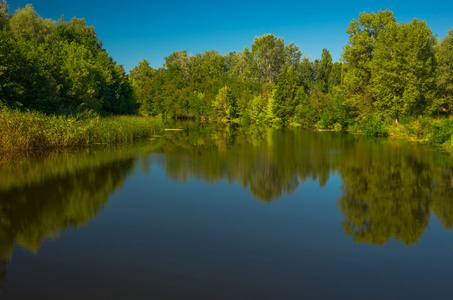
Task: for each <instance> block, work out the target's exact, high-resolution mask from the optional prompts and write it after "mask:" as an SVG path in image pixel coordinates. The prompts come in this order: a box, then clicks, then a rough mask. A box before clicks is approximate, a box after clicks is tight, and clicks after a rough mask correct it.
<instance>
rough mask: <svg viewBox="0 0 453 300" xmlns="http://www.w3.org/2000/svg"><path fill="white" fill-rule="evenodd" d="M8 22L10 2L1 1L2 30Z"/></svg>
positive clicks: (0, 22) (0, 28)
mask: <svg viewBox="0 0 453 300" xmlns="http://www.w3.org/2000/svg"><path fill="white" fill-rule="evenodd" d="M7 23H8V3H6V0H1V1H0V30H2V29H3V26H5V25H6V24H7Z"/></svg>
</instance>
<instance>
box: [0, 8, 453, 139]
mask: <svg viewBox="0 0 453 300" xmlns="http://www.w3.org/2000/svg"><path fill="white" fill-rule="evenodd" d="M346 32H347V34H348V35H349V42H348V44H347V45H345V47H344V50H343V54H342V59H341V62H333V61H332V56H331V55H330V53H329V51H328V50H327V49H324V50H323V51H322V55H321V59H315V60H314V61H310V59H309V58H308V57H304V56H303V55H302V53H301V51H300V50H299V48H298V46H296V45H295V44H294V43H290V44H286V43H285V41H284V39H283V38H278V37H276V36H274V35H272V34H266V35H263V36H260V37H256V38H255V40H254V41H253V43H252V45H251V48H250V49H249V48H248V47H245V48H244V50H243V51H242V52H239V53H236V52H230V53H228V54H226V55H222V54H220V53H219V52H217V51H214V50H210V51H206V52H204V53H197V54H195V55H192V54H188V53H187V51H186V50H182V51H177V52H174V53H171V54H170V55H168V56H167V57H166V58H165V64H164V66H163V67H162V68H159V69H153V68H152V67H151V66H150V64H149V62H148V61H146V60H143V61H141V62H139V64H138V65H137V66H136V67H134V68H133V70H131V72H130V74H129V75H127V74H126V73H125V72H124V69H123V68H122V66H121V65H118V64H117V63H116V62H115V61H114V60H113V59H112V58H111V57H109V56H108V54H107V52H106V50H105V49H103V48H102V43H101V41H100V40H99V39H98V38H97V36H96V33H95V30H94V28H93V27H92V26H87V24H86V22H85V21H84V20H83V19H77V18H73V19H71V20H70V21H69V22H68V21H65V20H64V19H63V18H61V19H60V20H58V21H53V20H49V19H43V18H41V17H40V16H39V15H38V14H37V13H36V12H35V11H34V9H33V7H32V6H31V5H27V6H26V7H25V8H23V9H19V10H17V11H16V12H15V13H14V14H9V12H8V6H7V3H6V1H4V0H2V1H0V108H1V107H4V108H6V109H9V110H11V109H19V110H21V111H27V110H32V111H38V112H42V113H45V114H48V115H74V114H77V113H80V112H83V111H86V110H89V111H91V112H94V113H95V114H98V115H117V114H136V113H139V114H141V115H145V116H157V115H163V116H164V117H166V118H180V119H189V118H193V119H202V120H216V121H219V120H221V121H223V122H230V121H234V122H240V123H248V124H249V123H253V124H283V125H287V124H298V125H302V126H306V127H311V128H313V127H315V128H320V129H335V130H353V131H363V132H365V133H366V134H369V135H388V134H392V135H394V136H399V137H405V138H407V137H410V138H414V139H418V140H428V141H431V142H434V143H439V144H444V143H445V144H447V145H450V146H451V143H452V138H451V136H452V132H453V119H452V113H453V73H452V70H453V30H450V31H449V32H448V33H447V35H446V36H445V37H444V38H443V39H441V40H440V41H438V40H437V38H436V36H435V35H434V34H433V33H432V32H431V29H430V28H429V27H428V26H427V24H426V23H425V22H423V21H420V20H417V19H414V20H413V21H411V22H408V23H399V22H397V21H396V18H395V17H394V16H393V13H392V12H391V11H388V10H386V11H379V12H377V13H369V14H367V13H361V14H360V15H359V18H358V19H357V20H353V21H352V22H351V23H350V26H349V27H348V28H347V30H346ZM2 130H5V129H2Z"/></svg>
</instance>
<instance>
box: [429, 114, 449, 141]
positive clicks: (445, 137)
mask: <svg viewBox="0 0 453 300" xmlns="http://www.w3.org/2000/svg"><path fill="white" fill-rule="evenodd" d="M452 136H453V119H445V120H443V121H442V122H440V123H434V124H433V125H432V127H431V130H430V131H429V133H428V142H431V143H434V144H444V143H446V142H447V141H451V140H453V138H452Z"/></svg>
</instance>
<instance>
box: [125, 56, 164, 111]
mask: <svg viewBox="0 0 453 300" xmlns="http://www.w3.org/2000/svg"><path fill="white" fill-rule="evenodd" d="M155 75H156V71H155V70H154V69H153V68H152V67H151V66H150V64H149V62H148V61H147V60H146V59H144V60H142V61H141V62H139V64H138V66H135V67H134V68H133V69H132V70H131V71H130V79H131V82H132V86H133V87H134V90H135V93H136V95H137V101H138V104H139V105H140V113H142V114H150V115H154V114H156V113H157V111H156V107H155V105H154V103H153V93H154V92H155V90H154V88H155V86H154V84H153V82H154V80H153V79H154V76H155Z"/></svg>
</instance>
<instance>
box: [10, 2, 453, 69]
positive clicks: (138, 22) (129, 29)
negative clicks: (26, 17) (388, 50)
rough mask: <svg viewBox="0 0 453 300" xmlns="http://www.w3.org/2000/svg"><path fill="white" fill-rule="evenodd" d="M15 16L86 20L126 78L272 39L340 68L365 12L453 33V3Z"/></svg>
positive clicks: (124, 8) (94, 6)
mask: <svg viewBox="0 0 453 300" xmlns="http://www.w3.org/2000/svg"><path fill="white" fill-rule="evenodd" d="M7 2H8V4H9V8H10V12H14V11H15V10H16V9H17V8H22V7H24V6H25V4H27V3H31V4H33V6H34V7H35V10H36V11H37V12H38V14H39V15H40V16H41V17H44V18H51V19H54V20H57V19H58V18H59V17H60V16H61V15H64V17H65V19H66V20H70V19H71V18H72V17H74V16H76V17H78V18H84V19H85V20H86V21H87V23H88V24H89V25H93V26H94V27H95V28H96V32H97V34H98V37H99V39H101V40H102V42H103V45H104V48H105V49H107V51H108V53H109V54H110V55H111V56H112V57H113V58H114V59H115V60H116V61H117V62H118V63H119V64H122V65H124V68H125V69H126V71H129V70H130V69H132V68H133V67H134V66H135V65H137V64H138V62H139V61H141V60H142V59H143V58H146V59H147V60H148V61H149V62H150V63H151V66H153V67H154V68H159V67H161V66H162V64H163V63H164V57H165V56H167V55H169V54H170V53H172V52H174V51H178V50H184V49H186V50H187V51H188V52H189V53H192V54H196V53H199V52H204V51H206V50H212V49H214V50H217V51H219V52H220V53H221V54H226V53H228V52H229V51H236V52H240V51H242V50H243V49H244V47H245V46H247V47H249V48H250V45H251V44H252V42H253V39H254V38H255V37H257V36H261V35H263V34H266V33H272V34H274V35H276V36H277V37H283V38H284V39H285V42H286V43H290V42H294V43H295V44H296V45H297V46H299V48H300V49H301V51H302V53H303V54H304V55H307V56H308V57H309V58H310V59H311V60H313V59H315V58H320V56H321V52H322V49H323V48H327V49H328V50H329V51H330V53H331V54H332V57H333V59H334V60H335V61H337V60H339V59H340V57H341V52H342V49H343V46H344V45H345V44H346V43H347V41H348V36H347V34H346V32H345V30H346V28H347V27H348V25H349V23H350V22H351V21H352V19H356V18H358V16H359V13H360V12H367V13H369V12H371V11H374V12H377V11H379V10H385V9H390V10H392V11H393V13H394V15H395V17H396V18H397V21H399V22H409V21H411V20H412V19H413V18H417V19H421V20H425V21H426V22H427V24H428V26H430V27H431V29H432V31H433V32H434V33H435V34H437V35H438V36H439V37H443V36H444V35H445V34H446V33H447V31H448V30H449V29H450V28H452V27H453V1H445V0H432V1H429V2H428V1H423V2H422V1H418V0H414V1H398V0H394V1H363V0H362V1H331V0H326V1H316V2H313V1H286V0H280V1H275V0H274V1H267V0H263V1H246V0H230V1H223V0H222V1H180V0H177V1H171V0H167V1H162V0H161V1H154V0H151V1H140V0H127V1H124V0H121V1H119V0H111V1H96V0H78V1H64V0H36V1H32V0H29V1H22V0H17V1H15V0H9V1H8V0H7Z"/></svg>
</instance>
